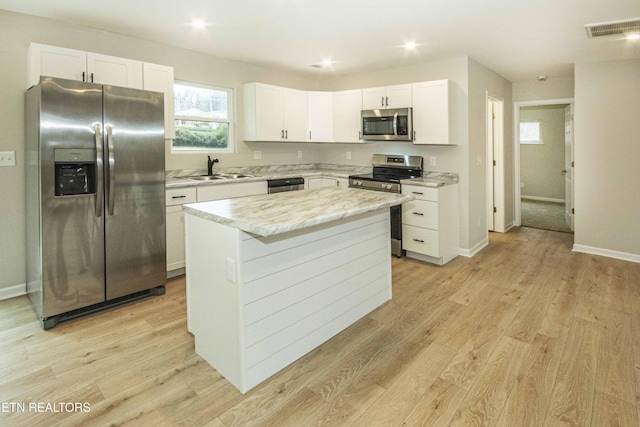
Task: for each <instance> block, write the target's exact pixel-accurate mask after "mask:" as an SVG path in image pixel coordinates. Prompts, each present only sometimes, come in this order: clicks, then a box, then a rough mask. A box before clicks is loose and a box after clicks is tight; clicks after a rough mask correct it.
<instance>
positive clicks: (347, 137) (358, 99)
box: [333, 89, 363, 142]
mask: <svg viewBox="0 0 640 427" xmlns="http://www.w3.org/2000/svg"><path fill="white" fill-rule="evenodd" d="M361 110H362V90H360V89H358V90H344V91H341V92H334V94H333V140H334V141H335V142H363V141H362V140H361V139H360V111H361Z"/></svg>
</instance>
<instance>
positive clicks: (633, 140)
mask: <svg viewBox="0 0 640 427" xmlns="http://www.w3.org/2000/svg"><path fill="white" fill-rule="evenodd" d="M639 100H640V60H634V61H612V62H600V63H580V64H576V66H575V110H574V115H575V124H574V128H575V177H576V182H575V246H574V249H577V250H582V251H587V252H590V251H591V252H596V253H604V254H607V253H608V252H609V251H612V254H613V255H614V256H619V257H623V258H624V257H627V258H629V259H632V260H634V261H636V262H640V190H639V189H638V183H639V182H640V168H639V167H638V164H639V162H640V120H639V118H640V102H639Z"/></svg>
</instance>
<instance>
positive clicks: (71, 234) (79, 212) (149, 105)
mask: <svg viewBox="0 0 640 427" xmlns="http://www.w3.org/2000/svg"><path fill="white" fill-rule="evenodd" d="M25 121H26V129H25V131H26V159H25V163H26V167H25V169H26V177H25V180H26V227H27V233H26V238H27V292H28V295H29V298H30V300H31V302H32V304H33V306H34V309H35V311H36V313H37V315H38V317H39V319H40V321H41V323H42V327H43V328H44V329H48V328H50V327H53V326H55V325H56V324H57V323H58V322H59V321H61V320H66V319H69V318H73V317H77V316H80V315H83V314H87V313H89V312H93V311H96V310H100V309H104V308H106V307H110V306H113V305H115V304H121V303H123V302H127V301H130V300H133V299H137V298H142V297H145V296H148V295H157V294H163V293H164V285H165V282H166V258H165V252H166V246H165V245H166V243H165V239H166V237H165V203H164V194H165V191H164V183H165V171H164V156H165V151H164V150H165V149H164V109H163V94H161V93H157V92H149V91H142V90H137V89H128V88H121V87H115V86H107V85H104V86H103V85H98V84H93V83H85V82H80V81H74V80H64V79H55V78H50V77H42V78H41V80H40V83H39V84H38V85H36V86H33V87H31V88H30V89H29V90H28V91H27V93H26V117H25Z"/></svg>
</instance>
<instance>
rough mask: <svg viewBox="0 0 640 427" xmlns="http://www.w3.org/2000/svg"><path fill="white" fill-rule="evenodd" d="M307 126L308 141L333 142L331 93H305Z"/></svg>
mask: <svg viewBox="0 0 640 427" xmlns="http://www.w3.org/2000/svg"><path fill="white" fill-rule="evenodd" d="M307 105H308V109H307V110H308V111H307V113H308V118H307V122H308V125H309V133H308V139H307V140H308V141H311V142H332V141H333V94H332V93H331V92H308V93H307Z"/></svg>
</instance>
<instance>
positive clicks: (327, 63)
mask: <svg viewBox="0 0 640 427" xmlns="http://www.w3.org/2000/svg"><path fill="white" fill-rule="evenodd" d="M331 65H333V61H332V60H330V59H323V60H322V66H323V67H331Z"/></svg>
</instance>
